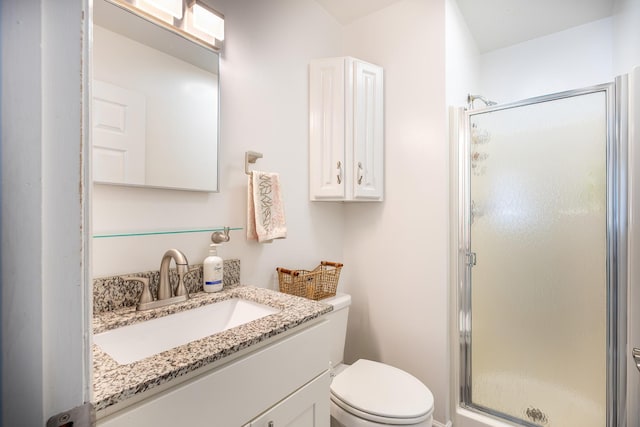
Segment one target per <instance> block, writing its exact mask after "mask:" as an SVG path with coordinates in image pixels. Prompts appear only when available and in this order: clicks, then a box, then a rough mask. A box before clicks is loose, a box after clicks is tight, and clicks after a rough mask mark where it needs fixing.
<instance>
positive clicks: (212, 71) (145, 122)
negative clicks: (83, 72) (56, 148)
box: [92, 0, 218, 191]
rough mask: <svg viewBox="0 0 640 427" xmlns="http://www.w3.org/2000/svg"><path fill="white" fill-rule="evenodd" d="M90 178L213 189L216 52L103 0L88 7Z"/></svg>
mask: <svg viewBox="0 0 640 427" xmlns="http://www.w3.org/2000/svg"><path fill="white" fill-rule="evenodd" d="M93 34H94V38H93V87H92V92H93V102H92V119H93V132H92V139H93V156H92V161H93V171H94V174H93V178H94V182H96V183H100V184H119V185H136V186H148V187H158V188H174V189H185V190H196V191H217V190H218V170H217V169H218V168H217V165H218V54H217V53H215V52H213V51H211V50H209V49H207V48H205V47H203V46H200V45H198V44H196V43H194V42H192V41H190V40H187V39H185V38H183V37H181V36H180V35H179V34H177V33H174V32H172V31H170V30H168V29H166V28H163V27H160V26H157V25H155V24H153V23H151V22H149V21H147V20H145V19H143V18H141V17H139V16H137V15H135V14H133V13H131V12H129V11H127V10H124V9H121V8H120V7H118V6H116V5H114V4H111V3H109V2H108V1H105V0H100V1H96V2H95V5H94V27H93Z"/></svg>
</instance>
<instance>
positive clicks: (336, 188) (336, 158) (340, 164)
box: [309, 58, 345, 200]
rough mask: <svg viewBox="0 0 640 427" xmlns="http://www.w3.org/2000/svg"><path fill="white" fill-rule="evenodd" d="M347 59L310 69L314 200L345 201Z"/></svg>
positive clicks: (319, 62) (318, 63) (319, 63)
mask: <svg viewBox="0 0 640 427" xmlns="http://www.w3.org/2000/svg"><path fill="white" fill-rule="evenodd" d="M344 79H345V73H344V58H327V59H319V60H315V61H312V62H311V65H310V67H309V195H310V198H311V200H323V199H324V200H342V199H344V197H345V185H344V180H345V158H344V155H345V152H344V142H345V140H344V137H345V135H344V132H345V129H344V114H345V105H344V102H345V96H344V88H345V80H344Z"/></svg>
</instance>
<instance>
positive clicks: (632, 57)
mask: <svg viewBox="0 0 640 427" xmlns="http://www.w3.org/2000/svg"><path fill="white" fill-rule="evenodd" d="M638 22H640V2H639V1H637V0H616V1H615V3H614V13H613V28H614V31H613V71H614V74H615V75H616V76H618V75H620V74H626V73H629V72H631V69H632V68H633V67H634V66H637V65H640V49H639V48H638V46H640V31H638Z"/></svg>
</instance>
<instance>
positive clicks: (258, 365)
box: [97, 319, 330, 427]
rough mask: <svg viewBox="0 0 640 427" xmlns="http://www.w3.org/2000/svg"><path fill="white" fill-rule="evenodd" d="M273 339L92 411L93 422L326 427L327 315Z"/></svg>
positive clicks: (112, 425) (107, 426) (144, 426)
mask: <svg viewBox="0 0 640 427" xmlns="http://www.w3.org/2000/svg"><path fill="white" fill-rule="evenodd" d="M312 323H313V322H312ZM298 328H301V330H298V331H295V329H298ZM273 339H274V341H267V342H265V343H264V344H263V345H262V346H260V345H258V346H259V347H260V348H259V349H257V350H253V351H249V352H248V353H247V354H244V355H242V356H239V357H238V358H236V359H235V360H233V361H230V362H227V363H225V362H224V359H223V360H222V361H220V362H221V363H222V364H221V365H220V366H218V367H216V368H213V369H210V370H208V371H207V372H204V373H202V374H200V375H198V376H196V377H195V378H190V379H188V380H186V381H184V382H182V383H181V384H178V385H175V386H173V387H170V388H169V389H167V390H164V391H162V392H159V393H157V394H155V395H152V396H150V397H146V398H141V400H140V401H139V402H137V403H134V404H131V405H130V406H128V407H126V408H123V409H120V410H118V411H116V412H114V413H112V414H110V415H107V416H104V417H101V414H100V413H98V422H97V426H99V427H125V426H127V427H130V426H136V427H164V426H167V427H169V426H171V427H174V426H195V427H199V426H211V427H216V426H220V427H221V426H251V427H253V426H265V427H267V426H269V422H271V423H272V425H273V426H275V427H282V426H289V427H328V426H329V417H330V415H329V373H328V367H329V362H328V361H329V350H328V348H329V331H328V323H327V321H325V320H323V319H319V321H317V322H315V324H313V325H311V326H308V327H305V326H302V325H301V326H299V327H297V328H294V330H292V331H291V333H289V334H288V335H287V336H286V337H283V338H278V337H274V338H273ZM249 349H250V348H249ZM249 349H247V350H249ZM177 380H178V379H176V380H174V381H177Z"/></svg>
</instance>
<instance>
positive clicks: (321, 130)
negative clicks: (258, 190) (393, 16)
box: [309, 57, 384, 201]
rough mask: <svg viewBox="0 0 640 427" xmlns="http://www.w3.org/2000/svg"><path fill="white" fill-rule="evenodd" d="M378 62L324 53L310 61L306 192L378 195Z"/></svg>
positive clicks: (362, 197) (314, 195)
mask: <svg viewBox="0 0 640 427" xmlns="http://www.w3.org/2000/svg"><path fill="white" fill-rule="evenodd" d="M383 89H384V86H383V71H382V68H381V67H379V66H377V65H373V64H370V63H367V62H364V61H361V60H358V59H355V58H351V57H340V58H324V59H317V60H314V61H312V62H311V64H310V67H309V157H310V158H309V174H310V175H309V197H310V199H311V200H314V201H322V200H327V201H382V200H383V196H384V188H383V187H384V124H383V123H384V98H383Z"/></svg>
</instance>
